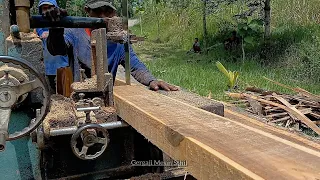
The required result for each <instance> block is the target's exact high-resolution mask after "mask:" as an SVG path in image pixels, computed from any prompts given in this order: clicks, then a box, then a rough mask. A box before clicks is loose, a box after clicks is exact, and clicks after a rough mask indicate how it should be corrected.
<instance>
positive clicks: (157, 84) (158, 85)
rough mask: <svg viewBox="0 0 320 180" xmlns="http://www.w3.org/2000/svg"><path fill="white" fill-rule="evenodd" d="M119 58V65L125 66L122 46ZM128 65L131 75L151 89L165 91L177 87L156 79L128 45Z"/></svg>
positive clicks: (174, 89) (173, 89)
mask: <svg viewBox="0 0 320 180" xmlns="http://www.w3.org/2000/svg"><path fill="white" fill-rule="evenodd" d="M121 52H122V56H121V57H122V58H121V65H122V66H123V67H125V51H124V46H123V50H122V51H121ZM130 66H131V68H130V69H131V75H132V76H133V77H134V78H135V79H136V80H137V81H138V82H140V83H141V84H144V85H145V86H149V87H150V88H151V89H153V90H159V89H164V90H167V91H176V90H178V88H177V87H175V86H173V85H170V84H168V83H166V82H164V81H158V80H157V79H156V78H155V77H154V76H153V75H152V74H151V73H150V72H149V70H148V69H147V67H146V66H145V65H144V64H143V63H142V62H141V61H140V60H139V58H138V57H137V55H136V53H135V52H134V51H133V49H132V47H130Z"/></svg>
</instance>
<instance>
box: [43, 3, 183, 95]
mask: <svg viewBox="0 0 320 180" xmlns="http://www.w3.org/2000/svg"><path fill="white" fill-rule="evenodd" d="M46 1H52V0H46ZM85 11H86V12H87V13H88V15H89V16H90V17H97V18H111V17H114V16H116V8H115V7H114V6H113V5H112V4H111V3H110V2H109V1H107V0H87V2H86V4H85ZM43 16H44V17H45V18H46V19H48V20H50V21H59V20H60V19H61V18H63V17H64V16H67V12H66V11H65V10H63V9H60V8H57V7H55V8H52V9H50V10H49V11H47V12H46V13H44V14H43ZM49 32H50V33H49V37H48V41H47V45H48V50H49V52H50V53H51V54H52V55H65V54H66V53H67V49H68V48H72V49H73V54H74V63H73V69H74V80H75V81H79V80H80V70H79V69H80V68H82V67H83V66H84V67H86V68H89V69H90V68H91V44H90V32H91V31H90V30H88V29H80V28H74V29H68V28H66V29H63V28H52V29H50V30H49ZM107 52H108V53H107V54H108V70H109V72H111V73H112V75H113V77H114V78H115V77H116V73H117V69H118V65H120V64H121V65H122V66H125V50H124V45H123V44H120V43H115V42H111V41H108V42H107ZM130 59H131V61H130V65H131V67H130V69H131V75H132V76H133V77H134V78H135V79H136V80H137V81H138V82H140V83H142V84H144V85H146V86H149V87H150V88H151V89H152V90H158V89H164V90H167V91H176V90H178V88H177V87H175V86H173V85H170V84H168V83H166V82H164V81H159V80H157V79H156V78H155V77H154V76H152V74H151V73H150V72H149V71H148V70H147V68H146V66H145V65H144V64H143V63H142V62H141V61H140V60H139V58H138V57H137V55H136V54H135V52H134V51H133V50H132V48H130Z"/></svg>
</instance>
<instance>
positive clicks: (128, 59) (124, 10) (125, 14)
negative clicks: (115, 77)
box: [122, 0, 131, 85]
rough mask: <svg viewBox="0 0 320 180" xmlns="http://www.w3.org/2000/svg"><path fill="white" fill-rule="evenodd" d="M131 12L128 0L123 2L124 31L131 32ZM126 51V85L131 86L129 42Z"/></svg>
mask: <svg viewBox="0 0 320 180" xmlns="http://www.w3.org/2000/svg"><path fill="white" fill-rule="evenodd" d="M128 14H129V11H128V0H123V1H122V15H123V30H125V31H127V32H129V22H128V21H129V17H128ZM127 39H128V40H129V39H130V38H129V36H128V35H127ZM124 50H125V69H126V71H125V73H126V84H127V85H130V84H131V81H130V75H131V71H130V69H131V68H130V45H129V41H127V42H125V43H124Z"/></svg>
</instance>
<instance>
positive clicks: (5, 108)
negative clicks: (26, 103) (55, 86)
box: [0, 56, 50, 150]
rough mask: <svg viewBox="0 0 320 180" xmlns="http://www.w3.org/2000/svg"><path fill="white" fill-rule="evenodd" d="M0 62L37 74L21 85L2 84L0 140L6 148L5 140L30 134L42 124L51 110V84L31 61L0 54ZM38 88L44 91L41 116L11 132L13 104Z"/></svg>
mask: <svg viewBox="0 0 320 180" xmlns="http://www.w3.org/2000/svg"><path fill="white" fill-rule="evenodd" d="M0 62H3V63H12V64H14V65H18V66H20V67H21V68H25V69H26V70H28V71H29V72H30V73H31V74H33V75H34V76H35V80H32V81H29V82H25V83H22V84H19V85H9V84H2V85H0V101H1V103H0V117H1V118H0V137H1V139H0V142H1V143H2V144H1V148H2V149H3V150H4V148H5V144H4V143H3V142H5V140H15V139H18V138H21V137H23V136H26V135H29V134H30V132H32V131H33V130H35V129H36V128H37V127H38V126H39V125H40V123H41V122H42V121H43V119H44V118H45V115H46V114H47V113H48V112H49V105H50V100H49V99H50V94H49V85H48V84H47V81H46V80H45V78H44V77H43V76H42V75H40V74H39V73H38V71H37V70H36V69H35V68H34V67H33V66H32V65H31V64H30V63H29V62H27V61H25V60H23V59H20V58H14V57H9V56H0ZM6 74H7V73H6ZM36 88H42V93H43V106H42V107H41V113H40V116H39V117H37V118H36V120H35V122H33V123H30V124H29V126H28V127H26V128H24V129H23V130H21V131H17V132H14V133H13V134H9V133H8V124H9V121H10V115H11V108H12V106H13V105H15V103H17V101H18V97H20V96H22V95H24V94H26V93H28V92H30V91H32V90H34V89H36Z"/></svg>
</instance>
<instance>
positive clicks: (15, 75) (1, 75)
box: [0, 64, 29, 104]
mask: <svg viewBox="0 0 320 180" xmlns="http://www.w3.org/2000/svg"><path fill="white" fill-rule="evenodd" d="M27 81H29V77H28V76H27V74H26V73H25V72H23V71H22V70H21V69H18V68H16V67H9V66H8V65H7V64H5V65H3V66H1V67H0V85H2V84H5V83H7V84H9V85H15V86H16V85H19V84H21V83H24V82H27ZM27 95H28V94H24V95H22V96H20V97H19V98H18V102H17V104H19V103H21V102H23V101H24V100H25V99H26V98H27Z"/></svg>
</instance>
